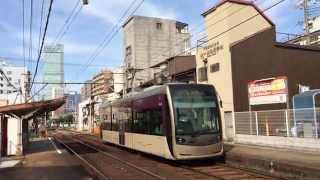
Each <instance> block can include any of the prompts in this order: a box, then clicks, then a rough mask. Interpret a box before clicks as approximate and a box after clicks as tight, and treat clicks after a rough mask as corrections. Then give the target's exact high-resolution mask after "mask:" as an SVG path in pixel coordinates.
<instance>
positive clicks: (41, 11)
mask: <svg viewBox="0 0 320 180" xmlns="http://www.w3.org/2000/svg"><path fill="white" fill-rule="evenodd" d="M43 11H44V0H42V3H41V10H40V27H39V38H38V53H39V52H40V46H41V35H42V24H43V14H44V12H43Z"/></svg>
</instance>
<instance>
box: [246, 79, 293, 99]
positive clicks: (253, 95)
mask: <svg viewBox="0 0 320 180" xmlns="http://www.w3.org/2000/svg"><path fill="white" fill-rule="evenodd" d="M248 91H249V103H250V105H262V104H277V103H287V94H288V87H287V78H286V77H277V78H269V79H262V80H256V81H252V82H250V83H249V84H248Z"/></svg>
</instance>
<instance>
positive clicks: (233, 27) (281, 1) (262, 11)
mask: <svg viewBox="0 0 320 180" xmlns="http://www.w3.org/2000/svg"><path fill="white" fill-rule="evenodd" d="M284 1H286V0H280V1H278V2H276V3H274V4H273V5H271V6H269V7H268V8H266V9H264V10H261V12H258V13H257V14H255V15H253V16H250V17H249V18H247V19H245V20H243V21H241V22H240V23H238V24H236V25H234V26H232V27H231V28H229V29H227V30H225V31H223V32H221V33H219V34H218V35H216V36H214V37H212V38H210V39H208V40H206V41H205V42H202V43H201V44H199V45H203V44H205V43H208V42H209V41H212V40H214V39H216V38H218V37H220V36H222V35H223V34H225V33H227V32H229V31H231V30H233V29H235V28H236V27H238V26H240V25H242V24H244V23H246V22H248V21H250V20H252V19H253V18H255V17H257V16H258V15H260V14H261V13H264V12H266V11H268V10H270V9H272V8H274V7H275V6H277V5H279V4H281V3H283V2H284ZM240 10H241V9H240ZM240 10H239V11H240ZM211 25H212V24H210V25H209V26H211ZM199 45H197V46H194V47H192V48H190V51H191V50H193V49H196V48H197V47H198V46H199ZM188 51H189V50H188ZM186 52H187V50H184V51H182V52H180V53H178V54H176V55H174V56H179V55H183V54H184V53H186ZM149 68H150V67H149Z"/></svg>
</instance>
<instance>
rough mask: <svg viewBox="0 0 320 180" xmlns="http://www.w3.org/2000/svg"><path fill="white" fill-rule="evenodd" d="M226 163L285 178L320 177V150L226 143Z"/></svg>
mask: <svg viewBox="0 0 320 180" xmlns="http://www.w3.org/2000/svg"><path fill="white" fill-rule="evenodd" d="M225 151H226V163H227V164H229V165H231V166H234V167H238V168H244V169H250V170H257V171H259V172H264V173H265V174H268V175H275V176H277V177H283V178H284V179H317V180H318V179H320V152H311V151H310V152H309V151H298V150H291V149H280V148H272V147H264V146H263V147H262V146H254V145H245V144H232V143H225Z"/></svg>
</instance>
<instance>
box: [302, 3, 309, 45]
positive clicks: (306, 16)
mask: <svg viewBox="0 0 320 180" xmlns="http://www.w3.org/2000/svg"><path fill="white" fill-rule="evenodd" d="M308 1H309V0H303V14H304V33H305V37H306V45H310V37H309V34H310V29H309V12H308V9H309V8H308Z"/></svg>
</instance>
